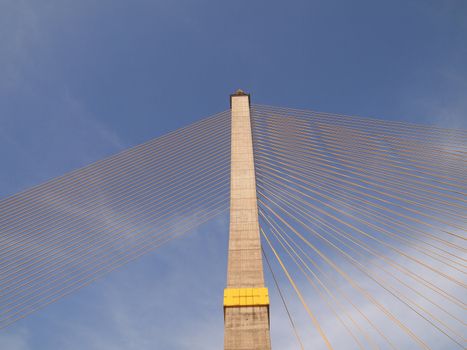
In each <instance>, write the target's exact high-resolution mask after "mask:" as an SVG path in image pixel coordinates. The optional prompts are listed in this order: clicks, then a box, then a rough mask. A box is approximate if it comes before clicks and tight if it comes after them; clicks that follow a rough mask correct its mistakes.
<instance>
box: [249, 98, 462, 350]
mask: <svg viewBox="0 0 467 350" xmlns="http://www.w3.org/2000/svg"><path fill="white" fill-rule="evenodd" d="M252 121H253V137H254V155H255V166H256V174H257V191H258V205H259V215H260V225H261V227H262V229H261V233H262V235H263V237H264V241H263V246H264V248H265V251H266V253H267V255H271V256H273V257H274V258H275V265H274V266H273V268H274V267H276V268H279V269H281V270H282V271H283V272H284V274H283V275H282V280H279V284H282V283H287V285H289V286H290V292H291V293H294V294H295V295H296V296H297V297H298V299H297V300H298V301H297V303H298V304H300V305H301V306H303V312H304V314H303V315H305V316H306V318H308V319H309V322H308V323H307V324H306V325H305V324H301V323H299V322H296V321H295V322H294V321H293V318H292V317H291V316H292V315H291V314H293V316H294V317H301V315H298V314H295V313H293V312H289V309H291V307H290V306H289V307H288V308H287V314H288V315H289V316H290V320H291V322H292V326H293V328H294V332H295V334H296V337H297V340H298V345H299V346H300V347H301V348H302V349H303V348H304V345H303V344H307V342H306V339H305V337H304V335H305V333H306V332H309V330H310V328H309V327H308V326H312V327H314V329H315V330H316V331H317V332H315V333H314V335H315V336H319V337H321V339H322V347H323V348H327V349H332V348H334V347H336V348H346V349H348V348H356V349H366V348H372V349H380V348H391V349H399V348H417V347H419V348H423V349H430V348H431V345H433V344H432V342H433V339H435V340H436V339H440V337H443V338H446V339H447V340H448V342H449V343H450V344H451V345H452V347H453V348H464V345H465V341H466V339H465V336H464V335H465V324H466V323H465V321H466V315H465V308H466V304H465V295H466V293H465V288H466V268H465V267H466V246H465V239H466V235H465V233H466V227H467V210H466V209H467V203H466V202H467V196H466V194H467V191H466V190H467V167H466V158H465V156H466V153H467V132H466V131H463V130H449V129H442V128H437V127H429V126H421V125H414V124H407V123H402V122H388V121H382V120H375V119H368V118H359V117H348V116H341V115H335V114H327V113H316V112H310V111H302V110H292V109H286V108H276V107H270V106H262V105H254V106H252ZM269 260H271V258H270V259H269ZM271 262H272V260H271ZM274 279H276V277H274ZM282 288H284V286H282ZM283 294H286V293H282V292H281V293H280V295H281V298H282V297H283ZM286 299H288V303H290V302H291V301H292V299H291V297H290V295H289V296H288V297H287V298H286ZM299 312H300V311H297V313H299ZM420 327H422V328H420ZM295 328H297V329H295ZM427 329H429V330H430V331H429V332H427V331H426V330H427ZM422 331H423V332H422ZM343 334H345V335H346V336H343ZM312 339H314V338H312ZM308 340H309V342H308V344H311V342H312V340H310V339H308ZM313 344H314V347H313V348H316V344H315V343H313ZM434 345H436V342H435V343H434ZM310 346H311V345H310ZM305 348H308V347H307V346H305Z"/></svg>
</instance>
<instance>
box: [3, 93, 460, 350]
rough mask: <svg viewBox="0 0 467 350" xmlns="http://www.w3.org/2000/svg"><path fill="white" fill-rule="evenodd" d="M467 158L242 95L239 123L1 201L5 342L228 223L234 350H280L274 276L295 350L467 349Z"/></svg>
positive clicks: (392, 132)
mask: <svg viewBox="0 0 467 350" xmlns="http://www.w3.org/2000/svg"><path fill="white" fill-rule="evenodd" d="M466 152H467V131H465V130H453V129H443V128H439V127H432V126H425V125H415V124H408V123H402V122H393V121H384V120H377V119H369V118H360V117H349V116H342V115H336V114H329V113H318V112H312V111H304V110H294V109H288V108H278V107H271V106H263V105H254V104H250V97H249V95H247V94H244V93H243V92H241V91H239V92H238V93H236V94H234V95H232V96H231V108H230V109H229V110H227V111H225V112H222V113H218V114H216V115H213V116H210V117H207V118H205V119H202V120H200V121H199V122H197V123H195V124H192V125H189V126H187V127H185V128H182V129H179V130H176V131H174V132H171V133H169V134H167V135H164V136H162V137H159V138H157V139H154V140H151V141H149V142H147V143H144V144H142V145H139V146H136V147H133V148H131V149H128V150H126V151H123V152H121V153H119V154H116V155H114V156H112V157H109V158H106V159H103V160H101V161H99V162H96V163H94V164H91V165H89V166H87V167H84V168H81V169H78V170H76V171H73V172H71V173H68V174H66V175H64V176H61V177H59V178H56V179H52V180H50V181H48V182H46V183H44V184H41V185H38V186H36V187H33V188H31V189H28V190H26V191H23V192H21V193H18V194H16V195H14V196H11V197H9V198H6V199H3V200H2V201H0V266H1V270H0V328H4V327H7V326H8V325H10V324H12V323H14V322H16V321H18V320H20V319H22V318H24V317H26V316H27V315H29V314H31V313H32V312H34V311H36V310H39V309H41V308H44V307H45V306H47V305H49V304H51V303H53V302H55V301H57V300H59V299H61V298H62V297H64V296H66V295H68V294H70V293H73V292H74V291H76V290H78V289H80V288H82V287H85V286H86V285H89V284H90V283H92V282H93V281H95V280H96V279H98V278H99V277H101V276H104V275H105V274H107V273H109V272H111V271H112V270H114V269H117V268H118V267H120V266H122V265H124V264H126V263H128V262H130V261H132V260H134V259H137V258H138V257H140V256H142V255H144V254H147V253H149V252H153V251H154V250H156V249H157V248H159V247H161V246H163V245H164V244H166V243H168V242H169V241H171V240H173V239H177V238H179V237H182V236H183V235H185V234H187V233H189V232H190V231H192V230H193V229H194V228H196V227H198V226H200V225H201V224H203V223H205V222H208V221H210V220H212V219H214V218H216V217H217V216H219V215H222V214H225V213H226V211H228V210H229V209H230V240H229V248H228V255H226V259H228V271H227V283H226V289H225V290H224V291H223V292H224V324H225V341H224V344H225V345H224V346H225V349H269V348H271V343H270V334H269V332H270V327H271V325H270V315H269V312H270V310H269V302H270V301H269V292H268V289H267V288H266V286H265V283H264V277H263V263H264V266H265V267H264V268H265V269H266V270H270V273H272V276H273V278H272V280H271V283H270V284H269V286H268V287H269V290H271V289H273V288H277V289H278V291H279V295H280V300H277V302H278V303H281V304H282V305H283V306H284V308H285V309H286V313H287V315H288V318H289V323H290V331H291V332H292V333H293V334H294V336H295V337H296V340H297V342H296V344H297V348H311V347H310V345H309V344H308V343H307V342H306V341H305V340H304V338H305V334H304V333H305V332H307V333H311V334H312V338H313V339H314V341H313V344H319V345H316V346H320V347H319V348H328V349H333V348H336V347H335V345H334V344H335V341H336V339H335V338H336V334H339V336H344V337H346V339H348V340H347V342H348V344H349V345H348V348H357V349H367V348H369V349H398V348H400V345H399V343H398V339H401V338H406V339H407V341H410V342H411V344H412V346H413V348H422V349H432V348H433V349H435V348H439V347H437V345H436V344H434V343H431V342H429V341H428V340H427V339H428V337H427V332H430V334H431V333H434V334H436V337H437V338H438V339H443V340H447V341H448V343H449V344H451V346H452V348H461V349H462V348H464V347H465V344H466V342H465V336H464V334H465V323H466V316H465V295H466V293H465V283H466V278H465V272H466V269H465V262H466V260H465V259H466V246H465V238H466V235H465V232H466V229H465V228H466V226H467V220H466V218H467V211H466V207H467V204H466V202H467V196H466V193H467V171H466V170H467V168H466V158H465V155H466ZM220 234H222V233H220ZM225 234H227V232H225ZM226 252H227V250H226ZM219 293H222V291H219ZM295 301H297V302H298V303H299V304H300V305H301V306H302V312H303V315H305V316H306V317H305V318H303V317H301V315H297V314H296V313H297V312H296V311H297V310H295V309H294V308H291V307H290V304H291V303H292V302H295ZM361 305H365V307H361ZM219 307H220V308H221V307H222V306H221V305H220V306H219ZM324 313H328V314H333V315H334V316H335V320H336V324H323V322H322V315H323V314H324ZM401 315H405V317H401ZM414 319H417V320H419V322H418V323H417V326H415V324H414V323H413V322H412V320H414ZM298 320H300V324H298V323H297V322H298ZM303 320H306V324H303ZM220 322H222V320H220ZM418 324H423V325H424V327H423V328H420V327H418ZM272 327H273V325H272ZM336 329H341V330H342V332H337V331H336ZM430 339H432V338H431V337H430ZM272 347H274V344H272Z"/></svg>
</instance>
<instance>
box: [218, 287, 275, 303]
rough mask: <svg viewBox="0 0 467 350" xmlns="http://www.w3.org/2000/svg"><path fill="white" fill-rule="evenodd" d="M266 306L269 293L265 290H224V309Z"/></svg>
mask: <svg viewBox="0 0 467 350" xmlns="http://www.w3.org/2000/svg"><path fill="white" fill-rule="evenodd" d="M266 305H267V306H268V305H269V292H268V289H267V288H226V289H224V307H229V306H266Z"/></svg>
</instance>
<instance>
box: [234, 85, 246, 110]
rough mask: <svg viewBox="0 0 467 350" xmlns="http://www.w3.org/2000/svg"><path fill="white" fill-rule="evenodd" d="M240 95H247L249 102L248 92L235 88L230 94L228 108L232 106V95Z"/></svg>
mask: <svg viewBox="0 0 467 350" xmlns="http://www.w3.org/2000/svg"><path fill="white" fill-rule="evenodd" d="M240 96H247V97H248V104H250V94H247V93H246V92H245V91H243V90H242V89H237V91H235V92H234V93H233V94H232V95H230V108H232V97H240Z"/></svg>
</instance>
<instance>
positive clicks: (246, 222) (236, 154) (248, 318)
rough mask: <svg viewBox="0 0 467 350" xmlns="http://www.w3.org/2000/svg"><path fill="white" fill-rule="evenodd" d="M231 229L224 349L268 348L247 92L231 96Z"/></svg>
mask: <svg viewBox="0 0 467 350" xmlns="http://www.w3.org/2000/svg"><path fill="white" fill-rule="evenodd" d="M230 106H231V113H232V116H231V117H232V121H231V122H232V138H231V143H232V144H231V179H230V229H229V231H230V232H229V234H230V236H229V254H228V266H227V288H226V289H225V290H224V349H225V350H268V349H271V341H270V335H269V295H268V290H267V288H265V287H264V275H263V262H262V255H261V240H260V232H259V222H258V204H257V197H256V178H255V164H254V158H253V140H252V129H251V119H250V95H248V94H246V93H244V92H243V91H241V90H238V91H237V92H235V93H234V94H233V95H231V96H230Z"/></svg>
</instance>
